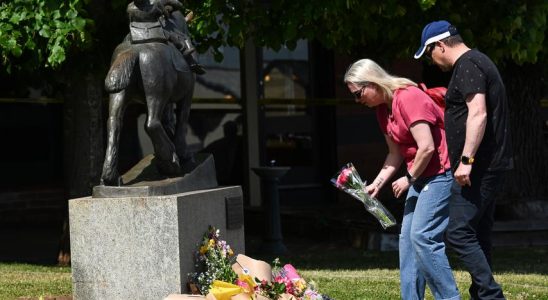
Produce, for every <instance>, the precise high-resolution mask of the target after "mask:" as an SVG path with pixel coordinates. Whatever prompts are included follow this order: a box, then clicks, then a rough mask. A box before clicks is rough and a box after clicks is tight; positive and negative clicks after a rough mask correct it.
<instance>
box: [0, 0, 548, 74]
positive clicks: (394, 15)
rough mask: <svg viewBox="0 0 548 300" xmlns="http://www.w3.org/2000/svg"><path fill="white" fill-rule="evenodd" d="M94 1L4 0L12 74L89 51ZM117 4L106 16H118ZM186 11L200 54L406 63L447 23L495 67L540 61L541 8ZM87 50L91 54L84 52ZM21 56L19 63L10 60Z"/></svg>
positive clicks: (275, 3)
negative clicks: (284, 54) (265, 52)
mask: <svg viewBox="0 0 548 300" xmlns="http://www.w3.org/2000/svg"><path fill="white" fill-rule="evenodd" d="M101 2H102V1H96V0H95V1H94V0H87V1H86V2H85V3H84V2H82V0H67V1H57V0H11V1H6V2H3V3H2V4H1V5H0V56H1V58H2V61H3V65H4V67H5V69H6V70H8V71H9V70H10V69H11V68H12V67H23V68H25V67H28V68H34V67H36V66H46V67H56V66H58V65H59V64H61V63H62V62H63V61H65V58H66V55H67V52H69V50H70V49H71V48H74V47H78V48H84V49H86V47H88V46H89V45H90V43H89V42H90V41H91V39H90V36H91V35H95V34H101V33H97V32H95V31H94V26H93V25H94V21H93V20H92V19H91V18H88V17H86V11H89V10H91V9H92V8H93V5H97V3H101ZM125 4H126V2H125V1H122V0H115V1H112V4H111V9H113V10H119V11H123V10H125ZM185 5H186V7H187V8H188V9H189V10H191V11H193V12H194V19H193V21H192V22H191V24H190V30H191V32H192V34H193V37H194V39H195V40H196V42H197V46H198V49H199V51H200V52H204V51H206V50H207V49H213V51H214V53H215V54H216V57H217V59H221V58H222V53H221V52H220V51H219V49H220V47H221V46H225V45H228V46H236V47H243V45H244V43H245V41H246V40H247V39H249V38H253V40H254V42H255V43H256V45H258V46H267V47H270V48H272V49H274V50H276V49H279V48H280V47H288V48H290V49H293V48H294V47H295V45H296V42H297V41H298V40H299V39H303V38H304V39H311V40H312V39H316V40H318V41H319V42H321V43H322V44H323V45H324V46H325V47H326V48H329V49H334V50H335V51H337V52H340V53H351V52H355V51H358V50H361V51H367V52H376V53H382V54H385V55H387V56H402V57H410V56H411V54H412V53H413V52H414V50H415V49H416V48H417V47H418V41H419V37H420V33H421V30H422V27H423V26H424V25H425V24H426V23H428V22H430V21H433V20H436V19H447V20H449V21H450V22H452V23H453V24H455V25H456V26H457V28H459V29H460V31H461V34H462V35H463V37H464V39H465V41H466V42H467V44H469V45H471V46H477V47H480V49H481V50H482V51H484V52H486V53H487V54H488V55H489V56H490V57H492V58H493V59H494V60H495V61H498V62H502V61H508V60H510V61H514V62H515V63H518V64H523V63H536V62H537V61H538V60H539V59H545V57H546V51H547V50H545V49H546V48H547V47H544V46H545V45H546V41H545V33H546V28H547V20H546V18H547V17H546V16H547V15H548V2H546V1H544V0H528V1H500V0H488V1H475V0H463V1H436V0H415V1H402V0H385V1H373V0H345V1H342V0H313V1H295V0H270V1H265V0H261V1H259V0H204V1H186V3H185ZM87 49H91V48H89V47H88V48H87ZM25 54H27V55H28V56H29V57H30V58H31V59H30V61H29V60H25V61H26V63H24V64H23V65H21V64H20V61H18V60H15V62H16V64H14V61H13V59H16V58H18V57H21V56H23V55H25Z"/></svg>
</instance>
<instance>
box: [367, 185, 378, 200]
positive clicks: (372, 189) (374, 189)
mask: <svg viewBox="0 0 548 300" xmlns="http://www.w3.org/2000/svg"><path fill="white" fill-rule="evenodd" d="M365 192H366V193H368V194H369V195H370V196H371V197H373V198H376V197H377V194H378V193H379V185H378V184H375V183H372V184H370V185H368V186H366V187H365Z"/></svg>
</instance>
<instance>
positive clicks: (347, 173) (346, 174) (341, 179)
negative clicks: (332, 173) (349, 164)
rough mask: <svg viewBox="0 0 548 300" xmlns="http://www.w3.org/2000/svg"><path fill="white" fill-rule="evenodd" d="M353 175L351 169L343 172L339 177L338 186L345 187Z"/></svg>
mask: <svg viewBox="0 0 548 300" xmlns="http://www.w3.org/2000/svg"><path fill="white" fill-rule="evenodd" d="M351 174H352V170H350V169H344V170H342V171H341V174H339V177H337V184H340V185H345V184H346V182H348V178H349V177H350V175H351Z"/></svg>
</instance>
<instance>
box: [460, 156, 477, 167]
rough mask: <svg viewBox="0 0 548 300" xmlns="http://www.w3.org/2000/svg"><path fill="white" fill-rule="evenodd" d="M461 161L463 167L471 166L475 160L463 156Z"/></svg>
mask: <svg viewBox="0 0 548 300" xmlns="http://www.w3.org/2000/svg"><path fill="white" fill-rule="evenodd" d="M460 161H461V162H462V164H463V165H471V164H473V163H474V158H473V157H468V156H464V155H463V156H461V158H460Z"/></svg>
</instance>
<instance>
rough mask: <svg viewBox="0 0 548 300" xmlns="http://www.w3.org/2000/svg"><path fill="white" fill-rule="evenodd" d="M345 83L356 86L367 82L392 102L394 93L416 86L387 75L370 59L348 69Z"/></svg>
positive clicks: (362, 60)
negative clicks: (377, 88)
mask: <svg viewBox="0 0 548 300" xmlns="http://www.w3.org/2000/svg"><path fill="white" fill-rule="evenodd" d="M344 82H345V83H354V84H356V85H361V86H363V85H365V84H367V83H368V82H371V83H374V84H376V85H378V86H379V87H380V88H381V89H382V91H383V92H384V94H385V96H386V97H388V99H389V100H390V101H392V97H393V96H394V91H395V90H397V89H400V88H405V87H407V86H410V85H412V86H417V84H416V83H415V82H413V81H411V80H410V79H407V78H403V77H396V76H392V75H390V74H388V72H386V71H385V70H384V69H383V68H381V66H379V65H378V64H377V63H376V62H374V61H372V60H370V59H367V58H365V59H360V60H358V61H356V62H355V63H353V64H351V65H350V67H348V70H347V71H346V73H345V74H344Z"/></svg>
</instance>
